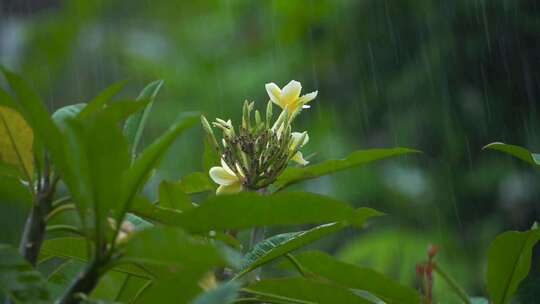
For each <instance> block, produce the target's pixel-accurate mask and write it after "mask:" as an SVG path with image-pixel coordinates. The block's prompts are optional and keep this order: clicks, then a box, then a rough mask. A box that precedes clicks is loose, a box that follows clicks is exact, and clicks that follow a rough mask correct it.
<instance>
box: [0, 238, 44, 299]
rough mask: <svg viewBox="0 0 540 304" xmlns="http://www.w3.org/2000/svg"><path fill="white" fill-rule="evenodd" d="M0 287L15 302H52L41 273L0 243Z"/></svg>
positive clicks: (15, 252)
mask: <svg viewBox="0 0 540 304" xmlns="http://www.w3.org/2000/svg"><path fill="white" fill-rule="evenodd" d="M0 288H1V289H2V290H3V291H4V292H5V293H6V294H7V295H9V296H10V297H11V298H12V299H13V300H15V301H16V302H17V303H32V304H33V303H51V302H52V299H51V297H50V294H49V291H48V290H47V288H46V282H45V280H44V279H43V277H42V276H41V274H40V273H39V272H37V271H36V270H34V268H32V266H31V265H30V264H29V263H28V262H27V261H26V260H25V259H24V258H23V257H21V256H20V255H19V254H18V253H17V250H16V249H15V248H13V247H11V246H8V245H5V244H0Z"/></svg>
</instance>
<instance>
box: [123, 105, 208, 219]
mask: <svg viewBox="0 0 540 304" xmlns="http://www.w3.org/2000/svg"><path fill="white" fill-rule="evenodd" d="M197 121H198V117H197V116H196V115H194V114H193V115H186V116H185V117H184V118H183V119H181V120H180V121H179V122H177V123H175V124H174V125H172V126H171V127H170V128H169V130H167V131H166V132H165V133H164V134H163V135H161V136H160V137H159V138H158V139H157V140H155V141H154V142H153V143H152V144H151V145H150V146H149V147H148V148H146V149H145V150H144V152H143V153H142V154H141V155H140V156H139V157H138V158H137V159H136V160H135V162H134V163H133V165H132V166H131V168H130V170H129V172H127V176H126V182H127V184H126V197H125V199H124V200H123V202H124V203H123V204H124V206H123V211H124V212H122V213H121V214H120V215H122V214H123V213H125V212H127V211H128V210H129V209H130V208H131V206H130V205H131V203H132V201H133V199H134V198H135V196H136V194H137V192H138V191H139V189H140V188H141V187H142V186H143V185H144V183H145V182H146V180H147V179H148V178H149V176H150V172H151V171H152V169H154V168H155V167H156V166H157V164H158V163H159V161H160V160H161V158H162V157H163V155H164V154H165V152H166V151H167V149H168V148H169V146H170V145H171V144H172V143H173V142H174V140H175V139H176V138H177V137H178V136H179V135H180V134H182V133H183V132H184V131H185V130H187V129H188V128H190V127H192V126H193V125H194V124H195V123H196V122H197Z"/></svg>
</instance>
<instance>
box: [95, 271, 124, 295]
mask: <svg viewBox="0 0 540 304" xmlns="http://www.w3.org/2000/svg"><path fill="white" fill-rule="evenodd" d="M127 276H128V275H126V274H124V273H120V272H116V271H107V272H106V273H105V274H103V275H102V276H101V277H100V278H99V282H98V284H97V286H96V287H95V288H94V290H92V293H91V294H90V297H91V298H92V299H100V300H106V301H115V300H116V298H117V296H118V294H119V293H120V289H122V285H123V284H124V281H125V280H126V277H127Z"/></svg>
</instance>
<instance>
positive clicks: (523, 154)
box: [483, 142, 540, 167]
mask: <svg viewBox="0 0 540 304" xmlns="http://www.w3.org/2000/svg"><path fill="white" fill-rule="evenodd" d="M483 149H489V150H495V151H500V152H503V153H506V154H508V155H511V156H514V157H516V158H518V159H520V160H522V161H524V162H527V163H529V164H530V165H533V166H535V167H538V166H540V155H539V154H536V153H532V152H530V151H529V150H527V149H525V148H523V147H520V146H514V145H509V144H505V143H501V142H494V143H491V144H489V145H487V146H485V147H484V148H483Z"/></svg>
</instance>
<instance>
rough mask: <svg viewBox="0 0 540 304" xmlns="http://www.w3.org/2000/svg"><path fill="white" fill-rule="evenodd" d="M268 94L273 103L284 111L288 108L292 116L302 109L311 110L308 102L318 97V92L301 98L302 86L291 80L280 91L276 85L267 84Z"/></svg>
mask: <svg viewBox="0 0 540 304" xmlns="http://www.w3.org/2000/svg"><path fill="white" fill-rule="evenodd" d="M265 87H266V92H268V96H270V100H272V102H273V103H275V104H277V105H278V106H280V107H281V108H282V109H285V108H287V109H288V110H289V111H290V112H291V114H292V115H294V114H296V113H297V112H298V111H300V110H301V109H302V108H309V105H307V103H308V102H310V101H312V100H313V99H315V97H317V92H318V91H315V92H311V93H309V94H306V95H302V96H300V92H301V91H302V85H301V84H300V82H298V81H296V80H291V81H290V82H289V83H288V84H287V85H286V86H284V87H283V89H280V88H279V87H278V86H277V85H276V84H275V83H273V82H271V83H267V84H266V86H265Z"/></svg>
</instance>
